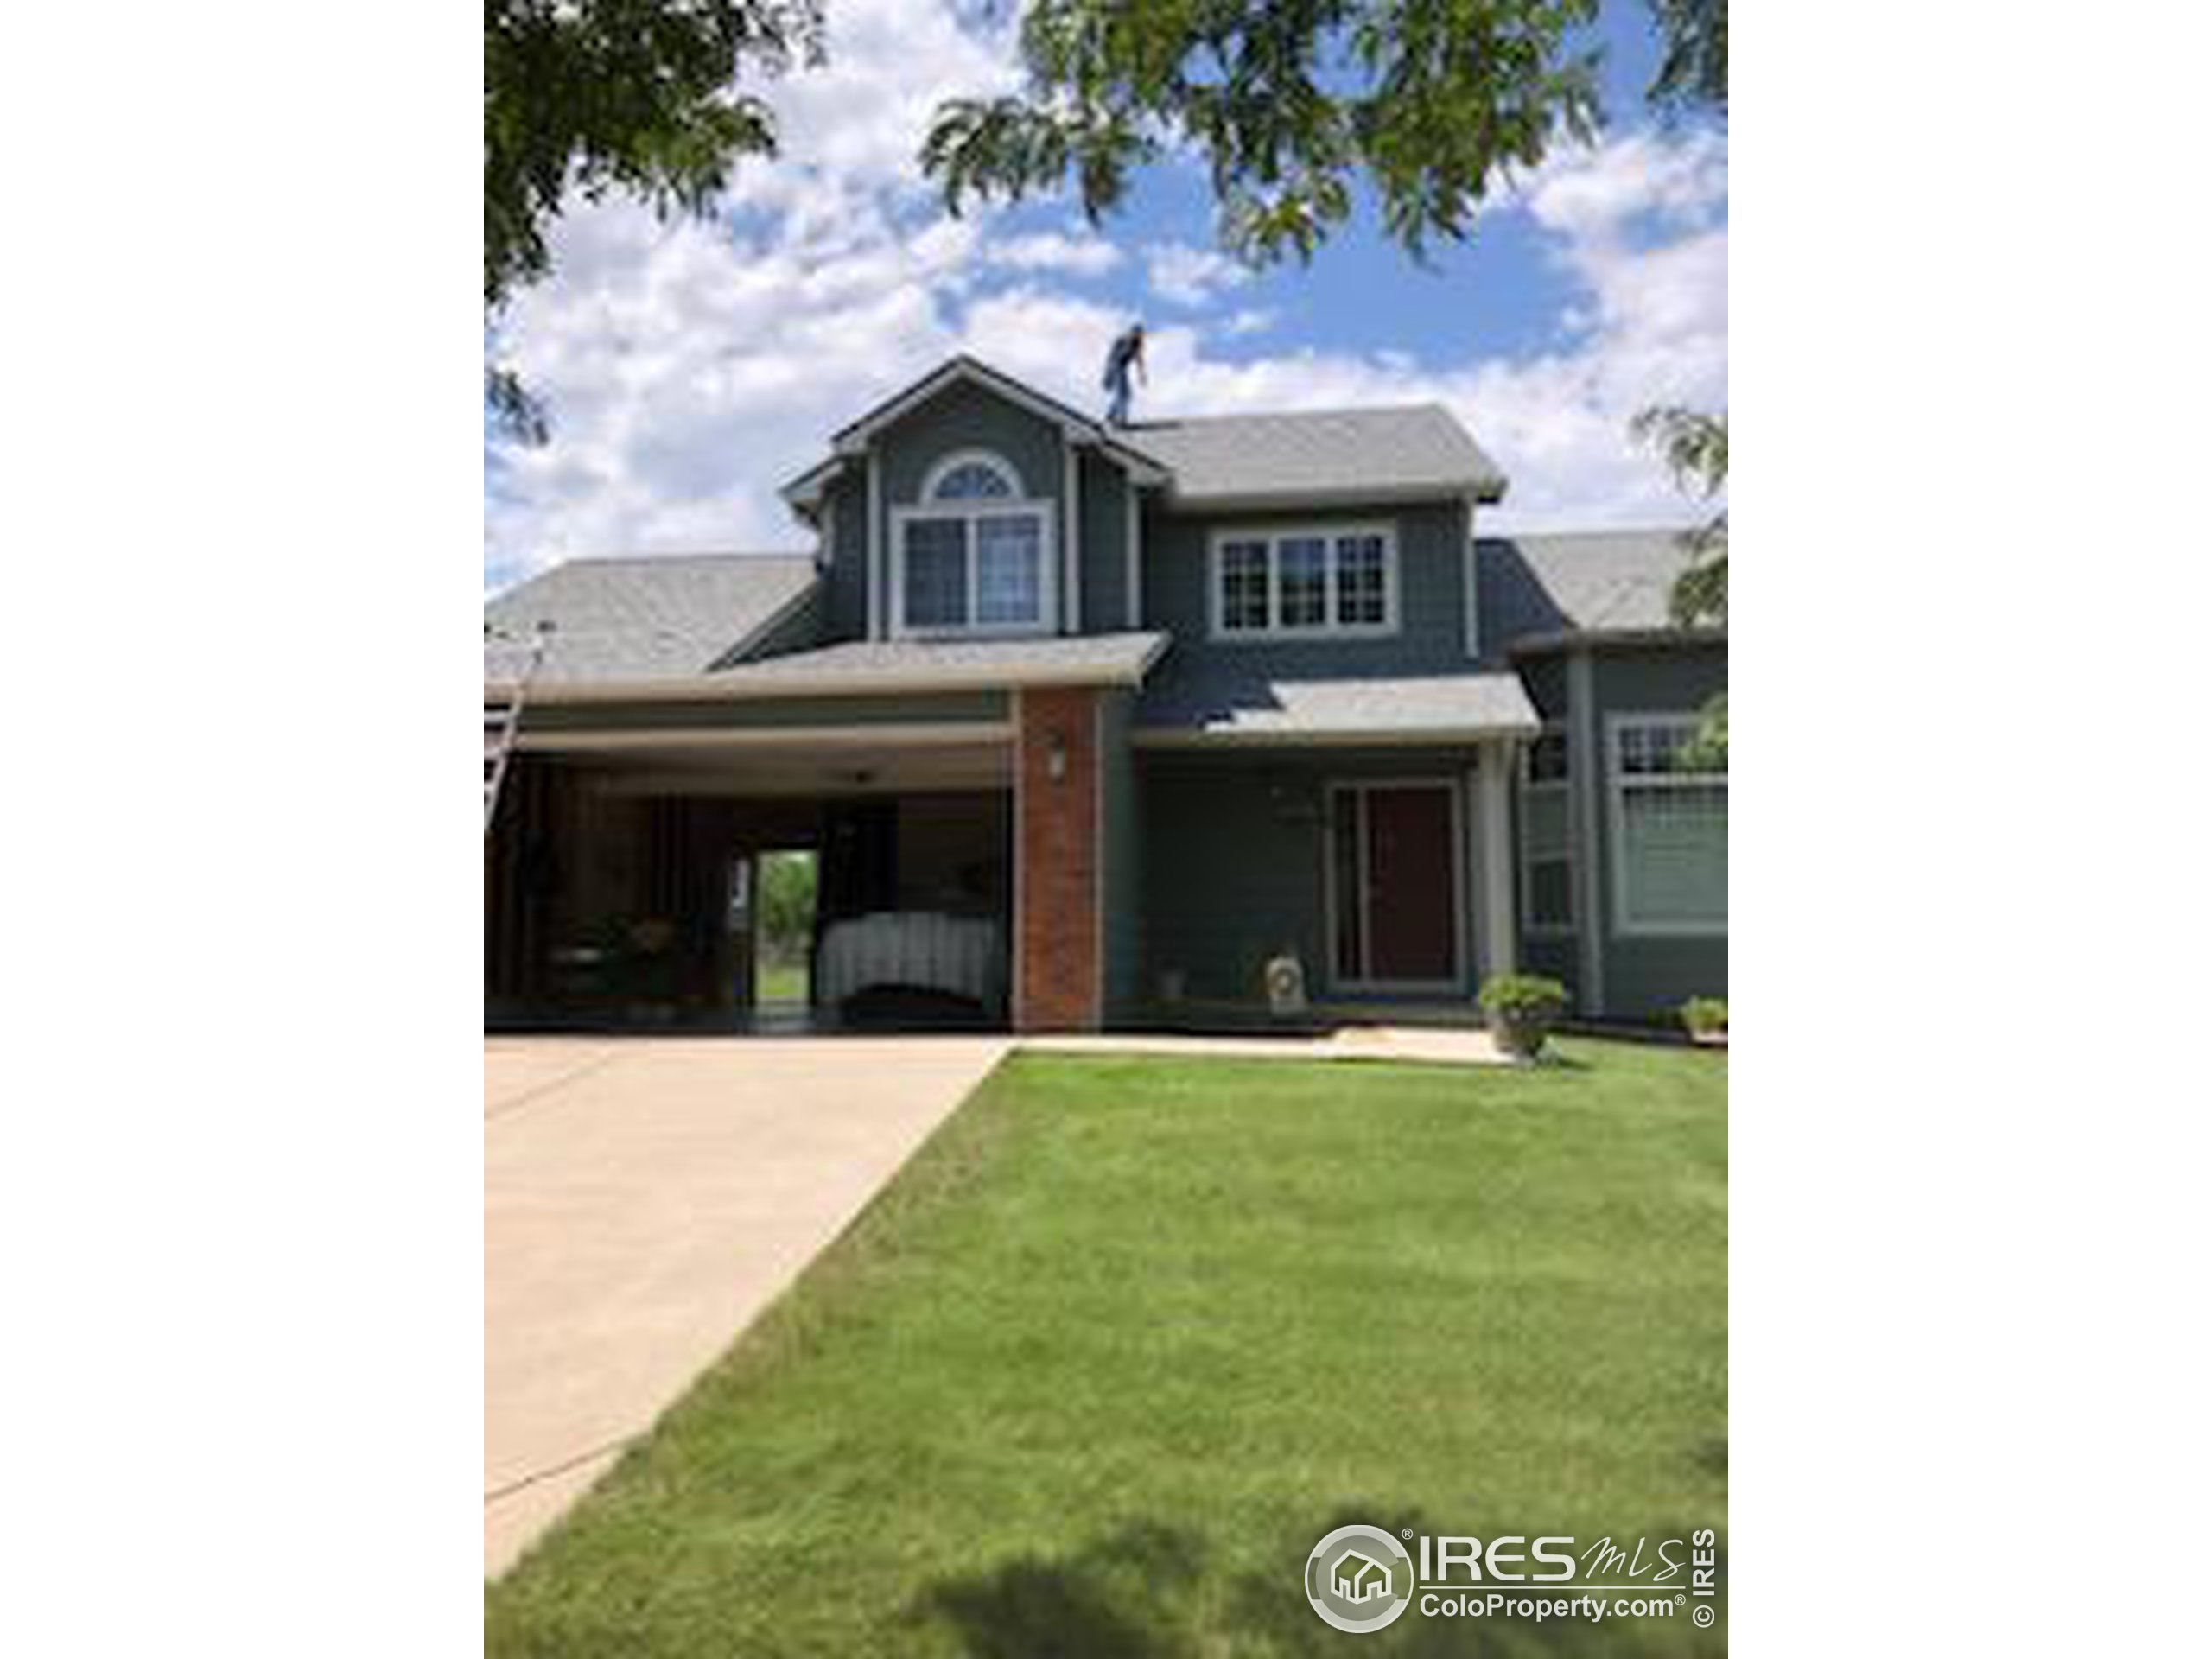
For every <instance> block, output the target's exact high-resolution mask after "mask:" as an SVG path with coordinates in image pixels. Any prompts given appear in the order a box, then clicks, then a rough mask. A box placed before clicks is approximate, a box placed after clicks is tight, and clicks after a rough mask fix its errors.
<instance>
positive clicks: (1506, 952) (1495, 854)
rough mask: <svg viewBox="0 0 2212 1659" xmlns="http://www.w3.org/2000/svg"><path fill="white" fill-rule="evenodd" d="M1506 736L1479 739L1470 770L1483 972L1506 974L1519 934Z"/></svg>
mask: <svg viewBox="0 0 2212 1659" xmlns="http://www.w3.org/2000/svg"><path fill="white" fill-rule="evenodd" d="M1517 747H1519V746H1518V745H1516V744H1514V743H1511V742H1494V743H1485V744H1484V745H1483V747H1482V753H1481V759H1480V760H1479V761H1478V765H1477V766H1476V771H1475V790H1476V799H1477V801H1478V804H1479V806H1480V811H1479V812H1478V817H1480V818H1481V820H1482V836H1481V842H1482V846H1481V856H1482V890H1483V911H1484V917H1483V919H1484V922H1485V924H1486V926H1485V927H1484V941H1483V942H1484V944H1485V945H1486V946H1487V947H1488V948H1487V949H1486V950H1484V953H1483V954H1484V957H1486V958H1487V960H1486V961H1485V962H1484V964H1483V971H1484V973H1485V974H1510V973H1512V972H1514V971H1515V970H1516V967H1517V965H1518V963H1519V962H1520V954H1521V953H1520V934H1519V929H1518V926H1517V919H1518V918H1517V917H1516V912H1515V911H1514V881H1513V876H1514V869H1513V774H1514V771H1515V767H1516V754H1515V753H1514V751H1515V750H1516V748H1517Z"/></svg>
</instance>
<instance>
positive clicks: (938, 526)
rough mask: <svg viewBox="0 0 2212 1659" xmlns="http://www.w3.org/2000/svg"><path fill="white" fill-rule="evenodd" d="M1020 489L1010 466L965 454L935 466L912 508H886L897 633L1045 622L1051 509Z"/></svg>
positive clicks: (1007, 628) (1021, 627)
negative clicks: (891, 534) (891, 528)
mask: <svg viewBox="0 0 2212 1659" xmlns="http://www.w3.org/2000/svg"><path fill="white" fill-rule="evenodd" d="M1051 522H1052V518H1051V509H1050V505H1049V504H1047V503H1044V502H1029V501H1024V500H1022V499H1020V486H1019V482H1018V480H1016V478H1015V475H1014V470H1013V468H1012V467H1008V466H1007V465H1006V463H1005V462H1003V461H1000V460H999V459H998V458H997V457H996V456H995V455H986V454H966V455H960V456H956V457H954V458H952V459H951V460H950V461H946V462H944V463H943V464H942V465H940V466H939V467H938V470H937V471H936V472H934V473H932V474H931V475H930V477H929V479H928V480H926V481H925V485H924V487H923V491H922V500H921V502H920V504H918V505H914V506H911V507H900V508H897V509H895V510H894V512H893V526H894V540H893V547H894V550H895V553H896V556H897V560H898V568H897V570H896V572H895V573H894V582H895V586H896V594H897V600H898V611H897V615H896V618H895V622H896V626H897V628H898V630H899V632H960V631H980V632H1016V631H1026V630H1033V629H1037V628H1040V627H1043V626H1046V624H1047V622H1048V620H1049V613H1050V607H1051V604H1052V565H1051V545H1050V542H1051V537H1050V531H1049V528H1048V527H1049V525H1050V524H1051Z"/></svg>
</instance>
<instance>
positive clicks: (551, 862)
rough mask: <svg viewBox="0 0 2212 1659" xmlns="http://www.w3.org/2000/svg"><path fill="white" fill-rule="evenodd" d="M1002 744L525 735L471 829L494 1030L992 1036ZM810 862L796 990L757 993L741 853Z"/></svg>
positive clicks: (1007, 858) (996, 1003)
mask: <svg viewBox="0 0 2212 1659" xmlns="http://www.w3.org/2000/svg"><path fill="white" fill-rule="evenodd" d="M1013 816H1014V815H1013V810H1012V772H1011V765H1010V760H1009V757H1008V753H1007V745H1005V744H1003V743H998V744H990V743H972V742H971V743H960V744H944V745H937V746H931V745H921V746H916V745H914V744H913V743H912V742H911V741H908V742H906V743H904V744H902V745H900V746H899V747H897V748H895V749H893V748H889V747H868V746H861V745H854V746H829V747H820V746H817V747H789V746H769V747H757V748H733V747H721V746H711V745H709V746H692V747H674V746H672V747H631V746H623V747H613V748H608V749H602V750H594V749H591V748H588V747H574V746H564V745H562V744H559V743H557V742H555V743H549V744H547V745H544V746H542V747H537V748H533V747H531V746H530V745H529V744H528V743H527V741H525V744H524V747H523V749H522V750H521V752H519V753H518V754H517V756H516V757H515V760H514V762H513V770H512V773H511V775H510V776H509V777H508V779H506V782H505V788H504V791H503V795H502V799H501V801H500V803H499V813H498V817H497V818H496V819H495V821H494V823H493V828H492V832H491V834H490V835H489V836H487V838H486V867H485V884H484V886H485V933H484V938H485V1015H486V1024H487V1027H488V1028H490V1029H494V1030H506V1031H557V1030H577V1031H622V1030H644V1031H698V1032H747V1031H763V1032H766V1031H825V1030H842V1029H986V1030H993V1029H1003V1028H1004V1027H1006V1025H1007V1021H1008V986H1009V982H1010V979H1011V963H1010V950H1011V945H1010V940H1011V936H1012V927H1011V925H1010V924H1011V918H1012V914H1013V899H1012V894H1013V865H1014V860H1013ZM798 850H810V851H812V852H813V853H814V854H815V855H816V860H817V887H816V902H815V908H814V917H813V922H812V930H811V931H812V939H811V948H810V950H809V951H808V952H807V956H806V960H807V964H808V975H807V988H806V996H805V1001H804V1004H803V1005H802V1006H801V1007H798V1008H795V1009H792V1008H784V1007H776V1008H767V1007H759V1006H756V1002H755V996H754V988H755V984H756V979H757V976H756V973H755V971H754V969H755V959H756V956H757V954H758V952H759V950H760V925H759V915H758V910H759V906H758V902H757V895H758V893H759V891H760V882H759V880H758V874H759V863H758V861H759V860H760V857H761V856H762V855H766V854H768V853H771V852H790V851H798Z"/></svg>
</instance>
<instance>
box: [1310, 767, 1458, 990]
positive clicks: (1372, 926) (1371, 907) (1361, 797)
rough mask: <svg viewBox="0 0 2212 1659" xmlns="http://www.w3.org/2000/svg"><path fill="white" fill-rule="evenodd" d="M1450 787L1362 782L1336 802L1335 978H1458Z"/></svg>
mask: <svg viewBox="0 0 2212 1659" xmlns="http://www.w3.org/2000/svg"><path fill="white" fill-rule="evenodd" d="M1454 816H1455V815H1454V814H1453V812H1452V786H1451V785H1449V784H1444V783H1433V784H1432V783H1406V784H1395V783H1394V784H1358V785H1344V786H1342V787H1341V788H1340V789H1339V790H1338V794H1337V797H1336V801H1335V808H1334V810H1333V811H1332V814H1331V827H1332V830H1333V832H1334V835H1335V839H1336V843H1337V844H1336V846H1335V848H1334V849H1332V861H1333V864H1334V868H1335V870H1336V874H1337V895H1336V897H1337V902H1336V912H1337V937H1336V939H1335V941H1334V945H1333V954H1334V957H1335V959H1336V968H1337V976H1338V980H1339V981H1341V982H1349V983H1353V984H1361V983H1365V984H1373V985H1382V986H1388V985H1436V984H1445V983H1449V982H1452V981H1453V980H1456V979H1457V978H1458V977H1459V858H1458V856H1457V854H1456V849H1455V847H1454V836H1453V817H1454Z"/></svg>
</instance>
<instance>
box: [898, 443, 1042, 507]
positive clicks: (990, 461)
mask: <svg viewBox="0 0 2212 1659" xmlns="http://www.w3.org/2000/svg"><path fill="white" fill-rule="evenodd" d="M955 467H987V468H988V469H989V470H990V471H992V472H994V473H996V474H998V475H999V477H1000V480H1001V481H1002V482H1003V483H1004V484H1005V485H1006V486H1007V488H1006V493H1005V494H1004V495H963V496H959V497H956V498H955V500H956V502H957V504H958V505H969V504H971V503H974V502H977V501H1021V500H1026V499H1028V495H1029V484H1028V481H1027V480H1026V479H1024V478H1023V477H1022V476H1021V468H1020V467H1017V466H1015V465H1014V463H1013V462H1012V461H1008V460H1007V458H1006V457H1005V456H1004V455H1002V454H999V452H998V451H997V450H995V449H955V450H953V451H952V452H951V453H950V454H946V455H941V456H939V457H938V460H937V461H936V463H935V464H934V465H933V466H931V468H930V469H929V471H927V472H926V473H924V474H922V487H921V489H920V491H919V492H918V493H917V494H916V495H915V498H914V499H915V502H916V504H917V505H926V504H928V503H931V502H934V501H935V500H936V499H938V494H937V493H938V488H939V486H942V485H943V484H944V478H945V474H947V473H950V472H951V471H952V470H953V469H954V468H955Z"/></svg>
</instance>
